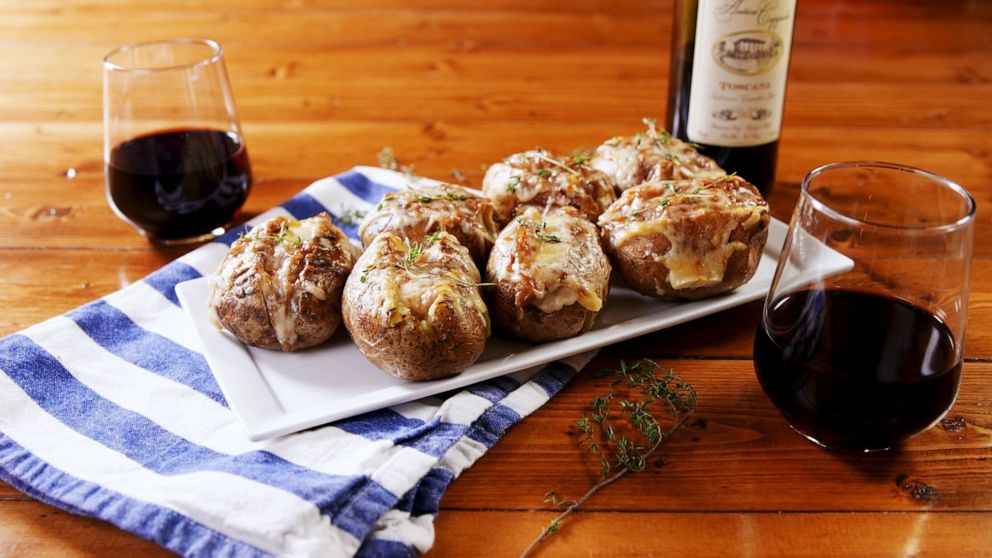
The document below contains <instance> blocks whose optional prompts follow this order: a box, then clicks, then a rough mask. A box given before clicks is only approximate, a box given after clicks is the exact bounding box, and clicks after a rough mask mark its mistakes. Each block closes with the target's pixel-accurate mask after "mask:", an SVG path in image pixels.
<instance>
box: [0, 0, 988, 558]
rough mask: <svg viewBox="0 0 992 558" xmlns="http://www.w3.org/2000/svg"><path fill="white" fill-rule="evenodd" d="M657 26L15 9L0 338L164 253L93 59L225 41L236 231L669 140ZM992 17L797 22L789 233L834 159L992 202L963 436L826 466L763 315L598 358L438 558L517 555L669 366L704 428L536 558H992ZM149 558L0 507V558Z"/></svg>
mask: <svg viewBox="0 0 992 558" xmlns="http://www.w3.org/2000/svg"><path fill="white" fill-rule="evenodd" d="M670 30H671V3H670V1H666V0H620V1H611V0H561V1H556V2H548V3H538V2H532V1H531V0H494V1H492V2H469V1H467V0H418V1H407V0H375V1H372V2H367V1H364V0H327V1H323V2H316V1H307V0H278V1H268V0H214V1H207V0H171V1H170V2H151V1H147V0H145V1H137V2H136V1H132V0H89V1H85V2H83V1H81V0H38V1H35V0H5V1H4V2H2V3H0V76H2V78H3V79H2V83H3V86H2V87H0V140H2V145H3V148H2V149H0V231H2V232H3V234H0V307H2V308H3V309H4V317H3V319H0V335H5V334H8V333H12V332H14V331H17V330H19V329H21V328H24V327H26V326H29V325H31V324H33V323H36V322H39V321H42V320H44V319H46V318H48V317H51V316H53V315H56V314H59V313H61V312H64V311H66V310H69V309H71V308H74V307H76V306H78V305H80V304H83V303H85V302H88V301H89V300H92V299H94V298H96V297H99V296H102V295H105V294H108V293H110V292H112V291H114V290H117V289H119V288H120V287H122V286H124V285H127V284H129V283H131V282H134V281H136V280H138V279H140V278H141V277H143V276H144V275H146V274H147V273H149V272H151V271H153V270H154V269H156V268H158V267H160V266H161V265H163V264H164V263H166V262H168V261H170V260H171V259H173V258H175V257H178V256H179V255H181V254H182V253H183V250H163V249H157V248H155V247H152V246H150V245H148V244H147V243H146V242H145V241H144V240H143V239H142V238H141V237H139V236H138V235H136V234H135V233H134V232H133V230H132V229H130V228H129V227H128V226H127V225H125V224H124V223H122V222H120V221H119V220H117V219H116V217H115V216H114V214H113V213H112V212H111V210H110V209H109V207H108V206H107V203H106V201H105V197H104V190H103V188H104V186H103V163H102V150H103V144H102V141H103V139H102V122H101V118H102V115H101V110H102V109H101V107H102V104H101V103H102V100H101V87H102V81H101V79H102V78H101V73H100V60H101V58H102V55H103V54H104V53H106V52H107V51H109V50H110V49H111V48H113V47H115V46H117V45H118V44H121V43H124V42H133V41H140V40H148V39H158V38H165V37H173V36H195V37H211V38H214V39H216V40H218V41H219V42H221V43H222V44H223V45H224V47H225V51H226V57H227V66H228V73H229V74H230V76H231V80H232V84H233V88H234V94H235V98H236V100H237V103H238V107H239V110H240V113H241V118H242V123H243V127H244V130H245V135H246V139H247V145H248V149H249V152H250V154H251V158H252V163H253V171H254V174H255V177H256V185H255V187H254V189H253V191H252V194H251V197H250V199H249V201H248V203H247V205H246V206H245V209H244V214H243V217H244V218H247V217H249V216H251V215H254V214H257V213H259V212H261V211H263V210H265V209H267V208H268V207H271V206H272V205H274V204H277V203H279V202H280V201H282V200H284V199H286V198H288V197H290V196H291V195H293V194H294V193H295V192H296V191H298V190H299V189H301V188H303V187H305V186H306V185H307V184H309V183H310V182H311V181H312V180H314V179H317V178H320V177H323V176H327V175H330V174H334V173H337V172H341V171H343V170H345V169H347V168H349V167H351V166H353V165H357V164H375V162H376V154H377V153H378V152H379V150H381V149H382V148H383V147H384V146H387V145H388V146H392V147H393V149H394V151H395V152H396V154H397V156H398V157H399V159H400V160H401V162H403V163H405V164H411V165H414V167H415V171H416V172H417V173H418V174H423V175H425V176H430V177H434V178H441V179H445V178H450V174H451V172H452V171H453V170H454V169H459V170H461V171H462V172H463V173H464V174H465V176H466V177H467V181H468V183H469V184H478V182H479V181H480V179H481V172H480V170H479V169H480V165H483V164H488V163H491V162H493V161H496V160H499V159H501V158H502V157H504V156H505V155H507V154H509V153H512V152H514V151H518V150H522V149H526V148H530V147H533V146H535V145H541V146H543V147H547V148H550V149H555V150H564V151H571V150H572V149H574V148H577V147H588V146H594V145H596V144H598V143H600V142H601V141H603V140H604V139H605V138H607V137H609V136H612V135H614V134H618V133H629V132H631V131H633V130H635V129H636V128H637V127H638V126H639V122H640V119H641V117H642V116H650V115H655V116H659V117H661V116H662V115H664V113H665V103H666V100H665V99H666V95H667V75H668V51H669V43H670ZM990 99H992V3H990V2H987V1H983V0H970V1H969V0H944V1H937V0H932V1H926V0H801V2H800V9H799V15H798V18H797V25H796V31H795V42H794V47H793V55H792V66H791V74H790V80H789V88H788V94H787V102H786V112H785V120H784V129H783V133H782V140H781V147H780V154H779V157H780V161H779V166H778V183H777V184H776V187H775V190H774V192H773V193H772V195H771V196H770V199H769V201H770V203H771V206H772V210H773V213H774V214H775V215H776V216H777V217H778V218H780V219H788V218H789V216H790V214H791V211H792V207H793V205H794V203H795V200H796V197H797V195H798V187H799V186H798V185H799V183H800V181H801V180H802V177H803V175H804V174H805V173H806V172H807V171H809V170H810V169H812V168H813V167H815V166H817V165H820V164H823V163H826V162H830V161H837V160H844V159H878V160H889V161H895V162H902V163H907V164H910V165H914V166H920V167H923V168H926V169H929V170H931V171H934V172H937V173H940V174H943V175H946V176H948V177H950V178H952V179H954V180H957V181H959V182H960V183H961V184H963V185H964V186H965V187H967V188H969V189H970V190H971V191H972V193H973V194H974V195H975V198H976V199H977V201H978V205H979V213H978V217H977V223H976V225H977V226H976V238H975V262H974V266H973V284H972V291H971V301H970V305H969V323H968V334H967V341H966V346H965V356H966V363H965V365H964V373H963V383H962V387H961V392H960V396H959V398H958V401H957V403H956V404H955V406H954V408H953V409H952V410H951V412H950V415H949V416H950V417H961V418H962V419H963V421H964V425H965V426H964V428H963V429H957V428H949V429H945V428H941V427H940V426H937V427H934V428H932V429H931V430H929V431H928V432H926V433H924V434H922V435H920V436H917V437H916V438H913V439H912V440H911V441H910V442H909V443H907V444H906V445H905V446H904V447H902V448H900V449H899V450H898V451H893V452H888V453H883V454H870V455H851V454H843V453H831V452H826V451H823V450H821V449H819V448H817V447H815V446H813V445H811V444H809V443H808V442H806V441H804V440H803V439H802V438H800V437H799V436H797V435H795V434H793V433H792V432H791V431H790V430H789V428H788V427H787V426H786V424H785V422H784V421H783V420H782V419H781V417H780V416H779V415H778V413H777V411H776V410H775V409H774V407H772V406H771V404H770V403H769V402H768V400H767V399H766V398H765V396H764V395H763V393H762V392H761V389H760V387H759V386H758V383H757V381H756V380H755V377H754V372H753V367H752V363H751V342H752V339H753V335H754V331H755V327H756V324H757V321H758V317H759V314H760V308H761V306H760V304H759V303H753V304H748V305H745V306H742V307H739V308H736V309H733V310H729V311H727V312H724V313H721V314H719V315H717V316H712V317H708V318H704V319H701V320H698V321H696V322H693V323H689V324H686V325H683V326H680V327H677V328H674V329H671V330H667V331H664V332H659V333H655V334H652V335H647V336H645V337H641V338H638V339H634V340H631V341H628V342H625V343H621V344H618V345H615V346H611V347H608V348H606V349H604V350H603V351H602V352H601V353H600V355H599V356H598V357H597V358H596V359H595V360H594V361H593V362H592V363H591V364H590V365H589V366H588V367H587V368H586V370H584V371H583V372H582V373H580V375H579V376H578V377H577V378H576V379H575V380H574V381H573V382H572V383H571V384H570V385H568V386H567V387H566V388H565V389H564V390H563V391H562V392H561V393H560V394H559V395H558V396H556V397H555V398H554V399H553V400H552V401H551V402H550V403H548V404H547V405H546V406H544V407H543V408H542V409H540V410H539V411H538V412H537V413H535V414H534V415H533V416H531V417H530V418H528V419H527V420H525V421H524V422H523V423H521V424H520V425H519V426H517V427H515V428H514V429H513V430H512V431H511V432H510V433H509V434H508V435H507V436H506V437H505V438H504V439H503V440H502V441H501V442H500V443H499V444H497V445H496V446H495V448H493V449H492V450H491V451H490V452H489V453H488V454H487V455H486V456H485V457H484V458H483V459H482V460H481V461H480V462H479V463H477V464H476V465H475V466H474V467H472V468H471V469H469V470H468V471H467V472H465V473H464V474H463V475H462V477H461V478H459V479H458V480H456V481H455V482H454V483H453V484H452V486H451V488H450V489H449V491H448V492H447V494H446V495H445V497H444V499H443V500H442V502H441V506H442V511H441V514H440V516H439V517H438V520H437V524H436V526H437V540H436V543H435V548H434V550H432V551H431V553H430V555H431V556H436V557H448V556H507V555H515V554H518V553H519V552H520V551H521V550H523V548H524V547H526V546H527V544H528V543H529V542H530V540H531V539H532V538H533V537H534V536H535V535H536V534H537V533H538V532H539V530H540V528H541V527H542V526H543V525H544V524H545V523H546V522H547V521H548V520H549V519H550V517H551V514H550V511H549V509H548V508H547V506H546V505H544V504H543V503H542V500H543V494H544V493H545V492H546V491H547V490H550V489H556V490H558V491H559V492H561V493H563V494H565V495H577V494H579V493H581V492H584V490H585V489H586V488H587V487H588V486H590V484H591V483H593V482H594V481H595V478H596V474H597V471H598V466H597V465H596V464H595V463H594V462H592V461H591V460H589V459H587V458H586V457H585V456H584V454H583V452H582V451H581V450H579V449H578V448H577V447H576V445H575V443H574V439H575V437H576V435H575V434H576V433H575V431H574V427H573V423H574V420H575V419H576V418H578V417H579V416H580V414H581V413H582V412H583V407H584V405H586V404H587V402H588V401H589V400H590V399H591V398H592V397H593V396H594V395H596V394H597V393H599V392H600V390H601V389H602V388H601V386H600V385H599V381H598V380H596V379H595V378H594V377H593V374H592V372H593V371H594V370H595V369H597V368H600V367H609V366H615V365H616V364H617V363H618V361H619V360H621V359H633V358H639V357H651V358H656V359H658V361H659V362H660V363H662V364H663V365H665V366H671V367H672V368H674V369H676V370H677V371H678V372H679V373H681V374H682V375H684V377H685V378H686V379H688V380H689V381H690V382H692V383H693V385H694V386H695V387H696V388H697V390H698V391H699V394H700V399H699V410H698V413H697V414H696V415H695V416H694V417H693V420H692V421H691V422H690V425H689V427H688V428H686V429H684V430H683V431H681V432H680V433H679V434H678V435H677V436H676V437H675V438H674V439H673V440H672V443H671V444H670V445H669V447H668V448H667V449H666V450H665V451H664V452H663V453H662V454H660V455H659V456H658V457H657V458H656V459H655V460H654V461H653V462H652V463H651V464H650V466H649V467H648V470H647V471H645V472H644V473H641V474H637V475H632V476H629V477H627V478H625V479H623V480H622V481H620V482H618V483H617V484H616V485H614V486H612V487H610V488H609V489H608V490H606V491H605V492H604V493H602V494H600V495H598V496H596V497H595V498H593V499H592V500H591V501H590V502H589V503H588V505H587V506H586V510H585V511H584V512H581V513H579V514H578V515H577V516H576V517H575V519H574V521H572V522H570V523H569V524H568V525H567V526H566V527H565V528H564V529H563V530H562V532H561V533H559V534H558V535H556V536H555V537H553V538H552V539H551V541H550V542H549V544H547V546H546V547H545V548H544V549H543V552H542V554H541V555H543V556H575V555H588V556H659V555H675V554H678V555H683V556H744V555H747V556H811V557H819V556H852V555H857V556H982V555H988V553H989V548H990V547H992V212H990V211H988V210H987V208H988V207H989V204H990V202H992V147H990V140H992V110H990V107H992V100H990ZM165 554H166V552H165V551H164V550H161V549H159V548H157V547H155V546H154V545H152V544H151V543H149V542H147V541H143V540H141V539H138V538H137V537H134V536H133V535H130V534H128V533H125V532H122V531H118V530H117V529H115V528H113V527H111V526H109V525H108V524H105V523H102V522H98V521H93V520H89V519H85V518H80V517H77V516H73V515H69V514H66V513H63V512H61V511H57V510H55V509H54V508H51V507H49V506H47V505H45V504H43V503H40V502H38V501H35V500H33V499H31V498H30V497H27V496H25V495H23V494H21V493H20V492H18V491H16V490H14V489H13V488H11V487H9V486H7V485H5V484H2V483H0V555H2V556H60V557H61V556H107V555H122V556H156V555H165Z"/></svg>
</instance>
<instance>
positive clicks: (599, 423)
mask: <svg viewBox="0 0 992 558" xmlns="http://www.w3.org/2000/svg"><path fill="white" fill-rule="evenodd" d="M610 375H613V376H614V379H613V381H612V382H610V383H609V384H607V386H606V389H607V392H606V393H605V394H603V395H599V396H597V397H595V398H593V400H592V401H591V402H590V403H589V411H590V412H589V414H588V415H586V416H584V417H582V418H581V419H579V420H577V421H575V425H576V427H577V429H578V431H579V434H580V436H579V439H578V443H579V445H580V446H582V447H585V448H586V449H587V450H588V451H589V452H590V453H591V454H592V455H593V456H596V457H597V458H598V459H599V463H600V478H599V482H598V483H596V484H595V485H594V486H593V487H592V488H590V489H589V490H588V491H586V493H585V494H583V495H582V496H581V497H580V498H578V499H575V500H570V499H563V498H561V497H560V496H559V495H558V493H557V492H556V491H554V490H551V491H548V492H547V493H546V494H545V495H544V501H545V503H549V504H551V505H553V506H555V507H557V508H559V509H563V510H564V511H562V512H561V514H560V515H558V517H556V518H554V519H553V520H551V522H550V523H548V525H547V526H546V527H544V528H543V529H542V530H541V533H540V535H538V537H537V538H536V539H535V540H534V542H533V543H531V544H530V546H528V547H527V548H526V549H525V550H524V552H523V553H522V554H521V556H522V557H526V556H529V555H530V554H531V553H532V552H533V551H534V550H535V549H536V548H537V546H538V545H540V544H541V542H542V541H544V539H546V538H548V537H549V536H550V535H552V534H554V533H556V532H558V531H560V530H561V527H562V521H563V520H564V519H565V518H567V517H568V516H569V515H571V514H573V513H575V511H576V510H578V509H579V507H580V506H582V504H584V503H585V502H586V501H587V500H589V498H590V497H592V495H593V494H596V493H597V492H599V491H600V490H602V489H603V488H605V487H606V486H608V485H610V484H611V483H613V482H616V481H617V480H618V479H620V478H621V477H623V476H624V475H626V474H628V473H632V472H633V473H636V472H639V471H643V470H644V469H645V467H646V466H647V463H648V458H650V457H651V455H653V454H654V453H655V452H656V451H657V450H659V449H660V448H662V447H664V446H665V444H666V443H667V442H668V440H669V439H671V436H672V434H674V433H675V432H676V431H677V430H678V429H679V428H681V427H682V426H683V425H684V424H685V422H686V420H687V419H688V418H689V415H691V414H692V413H693V412H694V411H695V409H696V391H695V390H694V389H693V387H692V386H691V385H689V383H687V382H685V381H684V380H682V379H681V378H679V377H678V376H677V375H676V374H675V372H674V371H672V370H671V369H661V368H660V367H659V366H658V365H657V363H655V362H654V361H652V360H647V359H644V360H640V361H637V362H635V363H634V364H630V365H628V364H627V363H626V362H625V361H620V368H619V369H617V370H606V369H604V370H600V371H599V373H598V374H597V376H599V377H601V378H602V377H606V376H610ZM666 419H667V420H666ZM663 424H664V426H663ZM627 432H629V433H630V434H626V433H627Z"/></svg>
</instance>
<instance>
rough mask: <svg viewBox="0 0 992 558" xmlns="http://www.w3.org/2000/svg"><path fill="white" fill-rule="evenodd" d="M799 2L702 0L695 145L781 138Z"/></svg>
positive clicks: (692, 102) (693, 98) (692, 98)
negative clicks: (786, 81) (783, 108)
mask: <svg viewBox="0 0 992 558" xmlns="http://www.w3.org/2000/svg"><path fill="white" fill-rule="evenodd" d="M795 15H796V0H699V11H698V13H697V16H696V47H695V50H694V51H693V65H692V84H691V87H692V89H691V92H690V94H689V121H688V125H687V127H686V131H687V133H688V136H689V140H690V141H694V142H698V143H703V144H708V145H719V146H725V147H747V146H753V145H761V144H765V143H771V142H773V141H775V140H777V139H778V136H779V130H780V129H781V127H782V107H783V105H784V103H785V79H786V73H787V72H788V70H789V50H790V48H791V46H792V27H793V19H794V18H795Z"/></svg>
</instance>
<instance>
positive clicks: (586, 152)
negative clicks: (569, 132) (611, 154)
mask: <svg viewBox="0 0 992 558" xmlns="http://www.w3.org/2000/svg"><path fill="white" fill-rule="evenodd" d="M594 155H596V152H595V151H593V150H592V149H589V148H588V147H579V148H577V149H575V150H574V151H572V160H573V161H575V164H576V165H580V166H581V165H584V164H586V163H587V162H589V161H590V160H591V159H592V158H593V156H594Z"/></svg>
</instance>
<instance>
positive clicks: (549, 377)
mask: <svg viewBox="0 0 992 558" xmlns="http://www.w3.org/2000/svg"><path fill="white" fill-rule="evenodd" d="M576 373H577V371H576V370H575V368H572V367H571V366H569V365H567V364H565V363H564V362H552V363H550V364H548V365H547V366H545V367H544V368H543V369H541V371H540V372H539V373H538V374H537V376H534V378H533V381H534V383H536V384H537V385H539V386H541V387H542V388H544V391H546V392H548V397H551V396H553V395H554V394H556V393H558V391H559V390H561V388H563V387H565V384H567V383H568V381H569V380H571V379H572V378H573V377H574V376H575V374H576Z"/></svg>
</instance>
